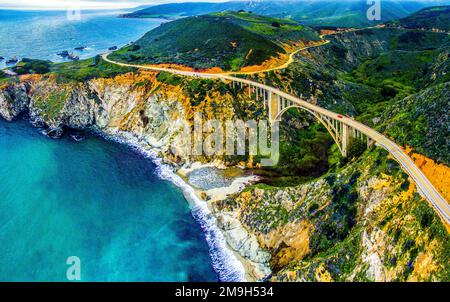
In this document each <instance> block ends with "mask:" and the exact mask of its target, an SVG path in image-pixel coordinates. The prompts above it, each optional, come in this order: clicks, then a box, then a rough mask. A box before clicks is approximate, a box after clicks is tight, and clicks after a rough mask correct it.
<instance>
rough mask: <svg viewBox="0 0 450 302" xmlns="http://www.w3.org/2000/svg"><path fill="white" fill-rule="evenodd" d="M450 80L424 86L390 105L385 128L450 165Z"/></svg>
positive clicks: (384, 118)
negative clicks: (425, 87)
mask: <svg viewBox="0 0 450 302" xmlns="http://www.w3.org/2000/svg"><path fill="white" fill-rule="evenodd" d="M449 108H450V82H447V83H445V84H439V85H436V86H433V87H431V88H429V89H426V90H423V91H421V92H419V93H417V94H414V95H412V96H410V97H407V98H404V99H402V100H400V101H398V102H395V103H394V104H392V105H391V106H389V107H388V108H386V111H385V114H384V115H383V118H382V121H383V123H382V125H381V129H383V131H384V132H386V133H387V134H388V135H389V136H390V137H393V138H394V139H395V140H396V141H397V142H398V143H400V144H401V145H404V146H405V145H410V146H412V147H413V148H414V149H416V151H417V152H419V153H422V154H424V155H427V156H428V157H431V158H433V159H435V160H437V161H438V162H443V163H445V164H446V165H450V149H449V148H450V144H449V138H450V122H449V114H448V110H449Z"/></svg>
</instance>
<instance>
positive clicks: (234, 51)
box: [111, 12, 319, 70]
mask: <svg viewBox="0 0 450 302" xmlns="http://www.w3.org/2000/svg"><path fill="white" fill-rule="evenodd" d="M317 40H319V37H318V35H317V34H316V33H315V32H313V31H312V30H311V29H309V28H308V27H305V26H302V25H300V24H298V23H296V22H293V21H289V20H281V19H274V18H268V17H262V16H258V15H254V14H250V13H243V12H241V13H231V12H230V13H215V14H210V15H204V16H198V17H191V18H184V19H180V20H177V21H173V22H169V23H165V24H162V25H161V26H160V27H158V28H156V29H154V30H152V31H150V32H148V33H147V34H146V35H145V36H144V37H142V38H141V39H139V40H138V41H136V42H135V43H134V44H133V45H131V46H128V47H125V48H123V49H120V50H119V51H117V52H115V53H113V54H112V55H111V58H112V59H115V60H120V61H125V62H132V63H153V64H155V63H156V64H157V63H175V64H181V65H186V66H191V67H195V68H212V67H220V68H222V69H224V70H239V69H240V68H241V67H244V66H251V65H259V64H262V63H263V62H265V61H267V60H270V59H272V58H276V57H279V56H280V55H283V54H286V50H285V47H286V46H287V45H290V44H292V43H301V42H303V43H307V42H311V41H317Z"/></svg>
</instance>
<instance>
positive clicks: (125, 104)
mask: <svg viewBox="0 0 450 302" xmlns="http://www.w3.org/2000/svg"><path fill="white" fill-rule="evenodd" d="M157 76H158V74H157V73H152V72H141V73H127V74H123V75H119V76H116V77H115V78H98V79H92V80H89V81H87V82H59V81H58V79H57V78H56V76H52V75H49V76H48V75H46V76H38V75H35V76H23V77H21V79H20V81H19V82H13V81H11V82H9V83H7V84H4V85H3V86H2V87H1V89H0V116H1V117H3V118H5V119H6V120H8V121H11V120H13V119H14V118H15V117H17V116H18V115H19V114H20V113H22V112H24V111H28V112H29V115H30V118H31V121H32V122H33V123H34V124H35V125H38V126H47V127H48V128H49V134H50V135H52V136H60V135H61V134H62V131H63V128H64V127H68V128H72V129H80V130H84V129H88V128H95V129H96V130H100V131H102V132H105V133H108V134H117V133H118V132H121V133H125V134H127V135H130V136H133V137H135V138H136V139H138V140H139V141H142V142H143V143H145V144H148V145H149V147H152V148H158V149H161V151H164V152H168V150H169V147H171V144H174V143H175V140H174V137H175V135H176V134H178V132H179V131H180V128H177V127H174V123H175V122H176V121H179V120H181V121H186V122H188V123H192V119H193V116H194V113H195V112H201V113H202V114H203V117H204V119H205V120H207V119H212V118H216V119H219V120H226V119H232V118H233V117H234V116H235V115H236V108H235V107H233V103H234V102H232V99H233V97H237V98H239V96H233V95H231V94H230V93H227V92H223V91H221V90H220V87H219V89H217V90H215V89H210V88H208V87H201V86H202V83H200V84H199V85H197V86H198V87H195V88H190V87H187V86H186V85H184V84H182V83H179V84H178V85H173V84H167V83H163V82H160V81H158V80H157ZM205 85H206V84H205ZM211 86H213V85H211ZM221 88H222V89H223V87H221ZM205 89H207V91H206V93H205ZM202 93H205V94H204V95H201V94H202ZM241 100H242V102H243V103H245V102H247V101H248V102H251V100H246V99H245V98H241ZM247 105H248V104H247ZM245 106H246V105H243V107H245ZM172 147H176V146H172ZM180 150H182V148H180ZM181 155H183V154H181ZM182 157H183V156H182ZM180 160H189V157H188V156H185V157H184V158H181V159H180Z"/></svg>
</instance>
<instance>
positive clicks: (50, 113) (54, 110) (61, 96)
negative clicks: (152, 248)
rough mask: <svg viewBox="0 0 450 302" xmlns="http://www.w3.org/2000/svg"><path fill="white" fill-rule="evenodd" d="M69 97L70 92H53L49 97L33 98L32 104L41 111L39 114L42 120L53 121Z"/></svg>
mask: <svg viewBox="0 0 450 302" xmlns="http://www.w3.org/2000/svg"><path fill="white" fill-rule="evenodd" d="M70 95H71V92H70V91H53V92H52V93H50V94H49V95H45V96H41V97H38V98H35V100H34V103H35V105H36V107H37V108H38V109H39V110H41V113H40V114H41V116H42V117H43V118H45V119H46V120H48V121H53V120H54V119H55V118H57V117H58V115H59V113H60V112H61V110H62V109H63V108H64V104H65V103H66V101H67V100H68V99H69V97H70Z"/></svg>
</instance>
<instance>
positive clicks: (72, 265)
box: [66, 256, 81, 281]
mask: <svg viewBox="0 0 450 302" xmlns="http://www.w3.org/2000/svg"><path fill="white" fill-rule="evenodd" d="M66 264H67V265H69V268H68V269H67V271H66V278H67V280H69V281H80V280H81V260H80V258H79V257H77V256H70V257H69V258H67V260H66Z"/></svg>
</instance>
